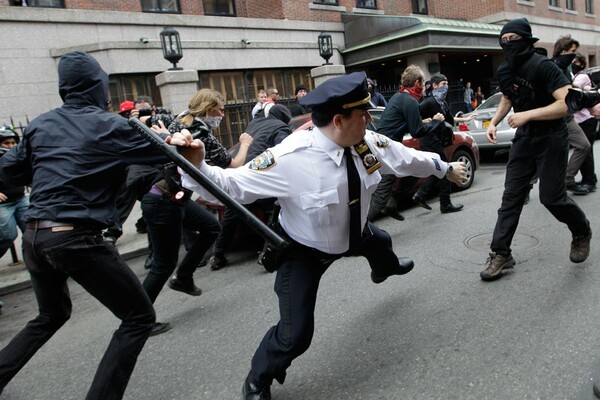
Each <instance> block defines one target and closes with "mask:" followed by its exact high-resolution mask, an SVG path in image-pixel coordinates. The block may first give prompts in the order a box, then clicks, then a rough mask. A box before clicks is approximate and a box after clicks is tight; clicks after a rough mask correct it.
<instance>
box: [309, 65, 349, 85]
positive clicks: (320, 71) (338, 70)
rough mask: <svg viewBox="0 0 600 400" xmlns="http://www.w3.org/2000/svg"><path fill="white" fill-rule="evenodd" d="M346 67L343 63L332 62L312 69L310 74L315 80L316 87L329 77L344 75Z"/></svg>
mask: <svg viewBox="0 0 600 400" xmlns="http://www.w3.org/2000/svg"><path fill="white" fill-rule="evenodd" d="M345 73H346V67H344V66H343V65H337V64H331V65H321V66H320V67H316V68H313V69H311V70H310V76H312V78H313V79H314V81H315V87H317V86H319V85H320V84H321V83H323V82H325V81H326V80H327V79H331V78H335V77H336V76H340V75H344V74H345Z"/></svg>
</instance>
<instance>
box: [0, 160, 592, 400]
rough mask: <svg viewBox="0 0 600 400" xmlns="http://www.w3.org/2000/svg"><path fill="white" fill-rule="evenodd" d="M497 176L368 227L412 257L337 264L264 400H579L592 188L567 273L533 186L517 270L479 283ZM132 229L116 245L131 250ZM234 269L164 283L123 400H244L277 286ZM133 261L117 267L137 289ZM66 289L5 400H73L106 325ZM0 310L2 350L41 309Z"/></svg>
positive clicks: (588, 326)
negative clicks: (376, 268)
mask: <svg viewBox="0 0 600 400" xmlns="http://www.w3.org/2000/svg"><path fill="white" fill-rule="evenodd" d="M596 155H597V157H600V155H598V153H597V152H596ZM597 159H600V158H597ZM503 178H504V164H503V163H487V164H484V165H483V166H482V168H481V169H480V170H479V171H477V176H476V179H475V183H474V185H473V187H472V188H471V189H469V190H467V191H464V192H460V193H456V194H453V196H452V200H453V201H454V202H456V203H463V204H464V205H465V210H464V211H462V212H459V213H454V214H440V213H439V204H438V203H437V199H431V200H430V204H431V205H432V207H433V208H434V209H433V211H426V210H424V209H422V208H419V207H412V208H409V209H407V210H403V211H402V214H403V215H404V216H405V218H406V220H405V221H402V222H398V221H395V220H393V219H390V218H387V219H384V220H381V221H379V222H378V225H379V226H381V227H382V228H383V229H385V230H387V231H388V232H389V233H390V234H391V236H392V239H393V242H394V248H395V250H396V252H397V254H398V255H401V256H410V257H412V258H413V259H414V260H415V265H416V267H415V269H414V270H413V271H412V272H411V273H409V274H407V275H405V276H401V277H391V278H389V279H388V280H387V281H385V282H383V283H382V284H380V285H375V284H373V283H372V282H371V281H370V279H369V268H368V264H367V263H366V261H365V260H364V259H362V258H343V259H341V260H339V261H336V262H335V263H334V264H333V265H332V266H331V267H330V269H329V270H328V271H327V273H326V274H325V275H324V277H323V279H322V282H321V287H320V290H319V299H318V302H317V309H316V313H315V327H316V329H315V335H314V338H313V342H312V345H311V347H310V349H309V350H308V351H307V352H306V353H305V354H303V355H302V356H301V357H299V358H298V359H297V360H296V361H294V363H293V364H292V366H291V367H290V368H289V370H288V376H287V379H286V381H285V384H284V385H279V384H277V383H275V384H274V385H273V388H272V392H273V398H274V399H275V400H290V399H295V400H298V399H306V400H308V399H317V400H320V399H332V400H346V399H361V400H363V399H364V400H375V399H386V400H387V399H389V400H395V399H410V400H412V399H418V400H420V399H424V400H429V399H461V400H462V399H473V400H481V399H494V400H495V399H501V400H503V399H507V400H514V399H569V400H570V399H586V400H587V399H591V398H592V394H591V393H592V392H591V380H590V378H591V371H592V368H593V366H594V365H595V363H597V361H596V360H597V357H599V356H600V351H599V350H598V349H599V346H598V344H599V339H600V334H598V332H600V317H599V314H598V304H600V291H599V290H598V289H597V288H598V284H599V283H600V270H599V269H598V268H597V267H598V260H599V259H600V258H599V257H600V247H599V246H597V243H598V241H597V236H598V235H600V228H599V227H600V215H599V213H598V211H597V208H598V199H599V198H600V192H598V193H593V194H590V195H588V196H580V197H576V198H574V199H575V200H576V201H577V202H578V203H579V204H580V205H581V207H582V208H583V209H584V211H585V212H586V213H587V215H588V218H589V219H590V221H591V223H592V228H593V229H595V232H597V233H595V235H596V236H595V237H594V238H593V240H592V252H591V256H590V258H589V259H588V261H586V262H584V263H582V264H578V265H575V264H572V263H571V262H569V259H568V254H569V245H570V241H571V237H570V233H569V232H568V230H567V228H566V227H565V226H564V225H563V224H561V223H559V222H557V221H556V220H555V219H554V218H553V217H552V216H551V215H550V214H549V213H548V211H547V210H546V209H545V208H544V207H543V206H542V205H541V204H540V203H539V200H538V193H537V187H536V188H534V190H533V192H532V195H531V202H530V204H528V205H526V206H525V208H524V210H523V214H522V217H521V222H520V225H519V229H518V231H517V236H516V238H515V243H514V246H513V254H514V257H515V259H516V261H517V265H516V266H515V269H514V271H513V272H511V273H508V274H507V276H505V277H504V278H503V279H501V280H499V281H496V282H491V283H490V282H482V281H481V280H480V279H479V272H480V271H481V270H482V269H483V264H484V263H485V259H486V257H487V253H488V246H489V240H490V238H491V232H492V230H493V227H494V223H495V220H496V211H497V209H498V206H499V204H500V198H501V194H502V185H503ZM135 219H136V218H135V217H133V216H132V218H131V221H128V224H129V227H130V228H131V229H132V230H130V232H129V233H128V234H127V235H128V236H129V237H132V238H133V239H135V240H136V241H137V240H138V239H140V240H141V239H142V238H143V235H138V234H135V233H133V232H135V228H133V225H132V224H133V223H134V222H135ZM126 230H127V227H126ZM130 235H132V236H130ZM126 237H127V236H126ZM144 240H145V239H144ZM125 243H126V241H125V240H124V241H123V244H122V246H123V247H120V248H119V249H120V251H124V249H125ZM120 246H121V244H120ZM138 247H139V246H138ZM142 247H143V246H142ZM122 249H123V250H122ZM230 258H231V260H232V261H233V263H232V265H231V266H229V267H227V268H225V269H223V270H220V271H211V270H209V269H208V268H201V269H199V270H198V271H197V272H196V274H195V279H196V282H197V284H198V285H199V286H200V287H201V288H202V289H203V291H204V293H203V294H202V296H199V297H192V296H187V295H185V294H182V293H180V292H175V291H172V290H170V289H169V288H167V287H165V289H164V290H163V292H162V293H161V294H160V296H159V297H158V299H157V301H156V304H155V308H156V311H157V318H158V320H160V321H169V322H170V323H171V324H172V326H173V329H172V330H170V331H168V332H167V333H165V334H162V335H159V336H156V337H152V338H150V339H149V341H148V343H147V344H146V346H145V348H144V350H143V351H142V353H141V355H140V357H139V359H138V363H137V366H136V369H135V371H134V374H133V376H132V378H131V381H130V384H129V387H128V389H127V392H126V395H125V399H128V400H140V399H144V400H146V399H148V400H154V399H156V400H165V399H173V400H209V399H210V400H214V399H216V400H221V399H224V400H229V399H239V398H240V389H241V385H242V382H243V379H244V378H245V376H246V374H247V372H248V369H249V367H250V360H251V358H252V354H253V352H254V350H255V349H256V347H257V345H258V343H259V341H260V340H261V338H262V336H263V335H264V333H265V332H266V331H267V329H268V328H269V327H270V326H271V325H272V324H274V323H275V322H276V321H277V320H278V311H277V299H276V296H275V294H274V293H273V283H274V277H275V275H274V274H269V273H267V272H265V271H264V270H263V269H262V267H261V266H259V265H257V264H256V263H255V260H256V258H255V252H254V250H253V249H250V248H248V246H244V249H243V250H241V249H237V251H235V252H232V253H231V256H230ZM3 260H4V259H3ZM143 261H144V257H135V258H131V259H130V260H129V264H130V266H131V268H132V269H133V270H134V271H135V272H136V274H137V275H138V276H139V277H140V279H143V278H144V276H145V274H146V272H145V270H144V268H143ZM70 290H71V295H72V298H73V305H74V307H73V316H72V318H71V320H70V321H68V322H67V324H65V326H64V327H63V328H62V329H61V330H60V331H59V332H57V334H56V335H55V336H54V337H53V338H52V339H51V340H50V341H49V342H48V343H47V344H46V345H45V346H44V347H43V348H42V349H41V350H40V351H38V353H37V354H36V355H35V356H34V357H33V358H32V359H31V360H30V362H29V363H28V364H27V365H26V366H25V367H24V368H23V370H22V371H21V372H20V373H19V374H18V375H17V376H16V377H15V378H14V379H13V380H12V381H11V383H10V384H9V385H8V386H7V387H6V389H5V390H4V392H3V394H2V400H5V399H6V400H47V399H73V400H75V399H82V398H84V397H85V393H86V391H87V388H88V387H89V384H90V382H91V380H92V378H93V374H94V371H95V368H96V366H97V364H98V362H99V360H100V358H101V356H102V354H103V352H104V350H105V348H106V345H107V343H108V341H109V339H110V336H111V334H112V332H113V331H114V329H115V328H116V326H117V325H118V320H117V319H116V318H115V317H114V316H113V315H111V314H110V312H108V311H106V309H104V308H103V307H102V306H101V305H100V304H99V303H98V302H97V301H96V300H95V299H93V298H92V297H91V296H90V295H89V294H87V293H86V292H84V291H83V290H82V289H81V288H80V287H79V286H78V285H76V284H74V283H72V282H70ZM2 299H3V300H4V301H5V303H6V305H5V307H4V310H3V314H2V315H0V321H2V322H1V323H0V348H1V347H3V346H4V345H6V344H7V343H8V342H9V341H10V339H11V338H12V337H13V336H14V335H15V334H16V332H18V330H20V329H21V327H22V326H23V325H24V324H25V323H26V322H27V321H28V320H29V319H31V318H33V317H34V316H35V315H36V312H37V307H36V303H35V299H34V297H33V295H32V293H31V290H21V291H18V292H15V293H11V294H8V295H4V296H2Z"/></svg>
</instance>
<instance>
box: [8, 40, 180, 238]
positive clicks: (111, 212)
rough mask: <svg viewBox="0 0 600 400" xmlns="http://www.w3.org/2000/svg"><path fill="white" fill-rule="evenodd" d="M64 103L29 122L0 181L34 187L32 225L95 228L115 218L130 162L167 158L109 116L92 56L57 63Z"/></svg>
mask: <svg viewBox="0 0 600 400" xmlns="http://www.w3.org/2000/svg"><path fill="white" fill-rule="evenodd" d="M58 75H59V94H60V97H61V98H62V99H63V101H64V104H63V105H62V106H61V107H60V108H57V109H54V110H52V111H49V112H47V113H44V114H42V115H40V116H39V117H37V118H36V119H34V120H33V121H31V123H30V124H29V125H28V126H27V129H26V130H25V134H24V135H23V139H22V140H21V141H20V142H19V144H18V145H17V146H16V147H15V148H14V149H12V150H11V151H9V152H8V153H7V154H6V155H5V156H4V157H2V158H1V159H0V180H2V181H4V182H7V183H10V184H13V185H29V184H31V194H30V198H29V201H30V207H29V209H28V211H27V213H26V215H25V219H26V220H27V221H32V220H51V221H61V222H73V223H75V224H77V223H79V224H82V225H91V226H96V227H108V226H111V225H112V224H113V223H114V222H115V221H116V220H117V219H118V216H117V211H116V208H115V197H116V194H117V191H118V188H119V187H120V186H121V185H122V183H123V180H124V177H125V167H126V166H127V165H129V164H160V163H164V162H167V161H168V158H167V157H166V156H165V155H163V154H162V153H161V152H160V151H159V150H158V149H156V148H155V147H153V146H152V145H151V144H150V143H149V142H147V141H146V140H145V139H144V138H143V137H142V136H141V135H140V134H138V133H137V132H136V131H135V130H134V129H133V128H131V127H130V126H129V124H128V123H127V120H126V119H124V118H123V117H121V116H120V115H118V114H114V113H110V112H108V111H106V106H107V103H108V75H107V74H106V72H104V71H103V70H102V68H101V67H100V64H98V62H97V61H96V59H94V58H93V57H92V56H90V55H89V54H87V53H84V52H70V53H67V54H65V55H64V56H63V57H62V58H61V59H60V62H59V64H58Z"/></svg>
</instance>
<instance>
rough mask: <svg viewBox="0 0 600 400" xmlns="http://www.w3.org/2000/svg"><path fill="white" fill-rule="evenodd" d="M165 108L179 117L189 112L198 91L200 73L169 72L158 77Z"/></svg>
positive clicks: (190, 71) (185, 71)
mask: <svg viewBox="0 0 600 400" xmlns="http://www.w3.org/2000/svg"><path fill="white" fill-rule="evenodd" d="M155 79H156V85H157V86H158V87H159V89H160V97H161V98H162V102H163V107H165V108H166V109H168V110H170V111H171V112H172V113H173V114H175V115H177V114H179V113H180V112H182V111H185V110H187V108H188V103H189V102H190V99H191V98H192V96H193V95H194V93H196V92H197V91H198V71H196V70H184V69H181V70H168V71H165V72H161V73H160V74H158V75H156V78H155Z"/></svg>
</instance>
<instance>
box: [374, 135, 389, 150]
mask: <svg viewBox="0 0 600 400" xmlns="http://www.w3.org/2000/svg"><path fill="white" fill-rule="evenodd" d="M375 145H376V146H377V147H388V146H389V145H390V140H389V139H388V138H387V137H385V136H383V135H380V134H378V133H377V134H376V135H375Z"/></svg>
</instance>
